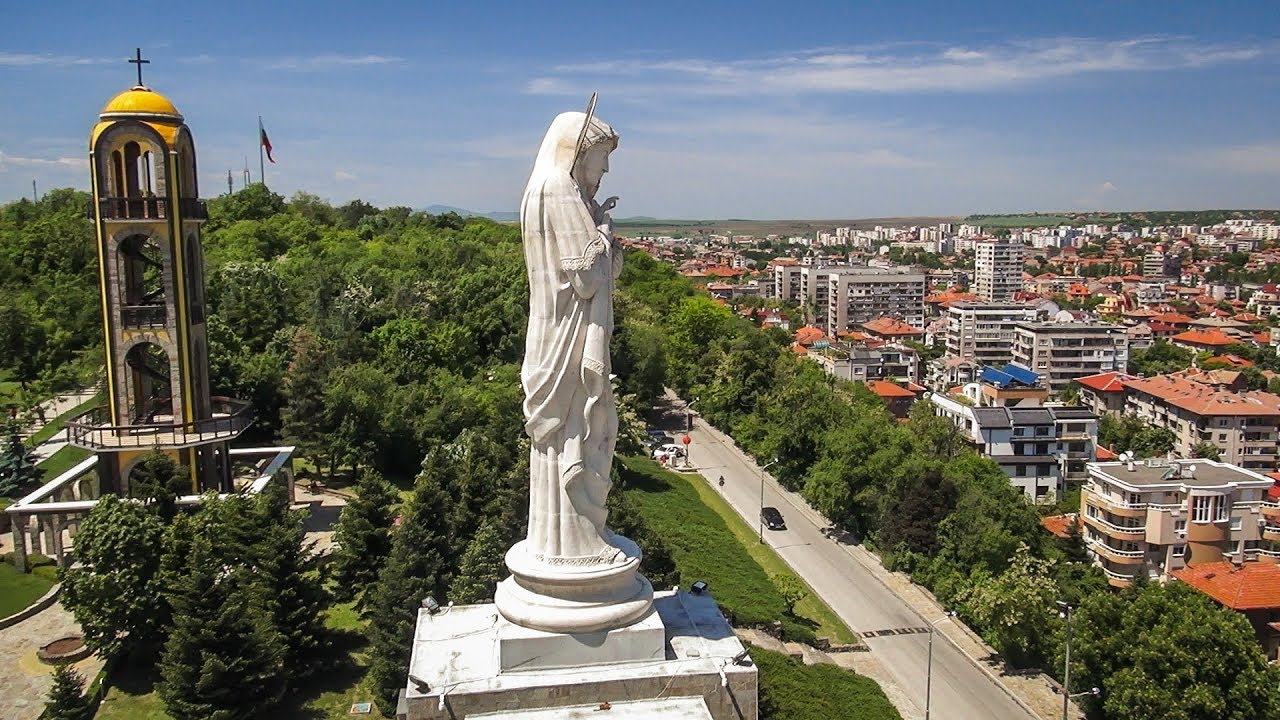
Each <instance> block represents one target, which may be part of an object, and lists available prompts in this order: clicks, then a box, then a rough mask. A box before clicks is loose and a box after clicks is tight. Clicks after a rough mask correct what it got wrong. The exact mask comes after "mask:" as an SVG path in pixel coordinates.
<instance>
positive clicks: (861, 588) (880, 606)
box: [677, 401, 1078, 720]
mask: <svg viewBox="0 0 1280 720" xmlns="http://www.w3.org/2000/svg"><path fill="white" fill-rule="evenodd" d="M677 402H678V401H677ZM677 417H678V418H680V419H682V418H683V415H682V414H678V415H677ZM689 435H690V437H691V438H692V440H693V445H692V447H691V452H690V454H691V456H692V460H693V463H694V465H695V468H696V469H697V470H698V471H699V472H701V473H702V474H703V475H704V476H705V477H706V479H707V481H708V482H711V483H714V482H715V481H716V480H717V479H718V478H719V477H720V476H722V475H723V476H724V477H725V480H726V484H725V487H724V488H723V490H722V492H723V493H724V496H725V498H726V500H728V502H729V504H730V505H731V506H732V507H733V508H734V509H735V510H737V511H738V513H739V514H740V515H741V516H742V517H743V518H744V519H745V520H746V521H747V522H748V523H750V524H752V525H755V524H757V523H758V521H759V508H760V505H761V498H760V495H761V477H762V472H761V470H760V468H759V467H758V466H757V465H756V464H755V463H754V462H753V461H752V460H751V459H750V458H749V457H747V456H746V455H745V454H744V453H742V452H741V451H740V450H739V449H738V448H737V446H736V445H735V444H734V443H733V441H732V439H731V438H729V437H727V436H726V435H724V434H723V433H721V432H719V431H718V430H716V429H715V428H711V427H709V426H707V425H706V424H705V423H702V422H697V423H696V424H695V427H694V430H693V431H692V432H690V433H689ZM763 477H764V479H765V482H764V503H763V504H765V505H773V506H775V507H778V508H779V509H781V510H782V513H783V515H784V516H785V517H786V520H787V527H788V529H787V530H785V531H768V530H766V531H765V541H766V542H768V543H769V544H770V545H771V546H772V547H773V548H774V549H775V550H777V552H778V554H779V555H780V556H781V557H782V558H783V559H784V560H785V561H786V562H787V563H788V564H789V565H790V566H791V567H792V569H794V570H795V571H796V572H797V573H798V574H799V575H800V576H801V577H803V578H804V579H805V581H806V582H808V583H809V585H810V586H811V587H812V588H813V589H814V591H815V592H816V593H817V594H818V595H819V596H820V597H821V598H822V599H823V601H825V602H826V603H827V604H828V605H830V606H831V608H832V609H833V610H835V612H836V614H838V615H839V616H840V618H841V619H842V620H844V621H845V622H846V623H847V624H848V625H849V626H850V627H851V628H853V629H854V630H856V631H858V632H860V633H862V634H863V635H864V637H865V642H866V644H867V645H868V646H869V647H870V648H871V655H873V656H874V657H875V659H876V660H877V661H878V662H879V664H880V666H882V667H883V669H884V672H885V674H886V675H888V676H889V677H890V678H892V680H893V686H894V687H895V694H897V691H898V689H900V690H901V693H902V694H903V695H904V696H905V697H906V698H908V699H909V700H910V702H911V703H913V704H914V705H915V708H916V711H917V712H916V713H913V712H904V713H903V716H904V717H911V716H919V717H922V716H923V714H924V713H923V708H924V707H925V704H926V676H927V675H928V673H927V672H926V671H927V670H928V667H929V649H928V648H929V633H928V626H929V625H930V623H931V622H933V623H937V627H938V630H939V632H938V633H937V634H936V635H935V638H934V642H933V654H932V688H931V692H930V693H929V694H930V695H931V702H930V705H931V707H930V710H931V717H932V718H936V719H938V720H951V719H960V720H990V719H993V718H998V719H1001V720H1003V719H1004V718H1012V719H1017V720H1028V719H1029V718H1033V717H1036V716H1037V715H1038V716H1040V717H1042V718H1046V719H1050V718H1057V717H1058V716H1059V713H1060V708H1061V702H1062V696H1061V695H1058V694H1056V693H1054V692H1053V691H1052V689H1051V687H1050V685H1049V682H1048V681H1047V680H1046V679H1045V678H1043V676H1040V677H1039V678H1036V679H1032V680H1031V681H1029V682H1024V681H1025V679H1024V678H1010V677H1008V676H1001V673H1000V670H1001V668H999V667H998V666H994V665H992V664H990V663H983V662H979V661H978V660H977V659H976V658H983V657H986V656H987V655H989V654H991V652H992V651H991V649H990V648H987V647H985V646H984V645H983V644H982V642H981V640H980V639H978V638H976V637H975V636H973V635H972V634H971V633H969V632H967V631H966V629H964V628H962V627H961V626H959V625H958V624H957V623H955V622H952V621H949V620H946V619H945V618H946V615H945V614H944V612H943V609H942V608H941V607H940V606H939V605H938V604H937V603H936V601H933V600H932V597H931V596H930V595H929V594H928V592H927V591H924V590H923V589H922V588H919V587H918V586H915V585H913V584H912V583H911V582H910V581H909V580H908V579H906V578H905V576H902V575H900V574H896V573H889V572H888V571H886V570H885V569H884V568H883V567H881V566H880V564H879V562H878V560H877V559H876V558H875V556H873V555H871V554H870V553H868V552H867V551H866V550H864V549H863V548H861V547H859V546H856V545H846V544H843V543H840V542H836V541H834V540H832V539H831V538H830V537H828V536H827V535H826V534H824V533H823V529H824V528H826V527H827V526H828V525H829V523H828V522H827V521H826V520H825V519H824V518H823V517H822V516H821V515H820V514H819V513H817V512H816V511H814V510H813V509H812V508H810V507H809V506H808V505H807V504H806V503H805V502H804V500H803V499H802V498H800V497H799V496H798V495H796V494H794V493H791V492H788V491H786V490H785V489H783V488H782V487H780V486H779V485H778V484H777V483H776V482H775V481H774V480H773V478H771V477H769V476H768V475H764V476H763ZM944 638H945V639H944ZM1015 693H1016V695H1017V698H1018V699H1017V700H1015V699H1014V694H1015ZM896 699H899V698H896ZM895 704H898V703H896V702H895ZM900 707H901V706H900ZM1055 708H1056V709H1055ZM1029 709H1031V710H1033V711H1034V714H1033V713H1032V711H1029ZM917 713H918V715H917ZM1077 717H1078V716H1077Z"/></svg>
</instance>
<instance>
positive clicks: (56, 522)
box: [50, 515, 67, 568]
mask: <svg viewBox="0 0 1280 720" xmlns="http://www.w3.org/2000/svg"><path fill="white" fill-rule="evenodd" d="M51 519H52V520H53V522H51V523H50V527H51V529H52V530H53V536H52V538H53V541H52V542H51V543H50V544H51V545H52V546H53V556H54V557H55V558H56V559H57V560H58V567H60V568H64V567H66V566H67V561H66V558H65V557H64V555H63V552H62V524H63V523H62V516H61V515H54V516H53V517H52V518H51Z"/></svg>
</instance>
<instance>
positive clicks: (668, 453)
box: [653, 443, 684, 461]
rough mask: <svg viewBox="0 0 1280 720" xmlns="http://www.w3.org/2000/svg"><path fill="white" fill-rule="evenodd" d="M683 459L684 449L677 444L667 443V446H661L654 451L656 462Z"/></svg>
mask: <svg viewBox="0 0 1280 720" xmlns="http://www.w3.org/2000/svg"><path fill="white" fill-rule="evenodd" d="M682 457H684V448H682V447H680V446H679V445H677V444H675V443H667V444H665V445H659V446H658V447H656V448H654V449H653V459H654V460H658V461H662V460H674V459H676V458H682Z"/></svg>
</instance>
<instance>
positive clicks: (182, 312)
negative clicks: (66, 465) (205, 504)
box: [67, 51, 253, 494]
mask: <svg viewBox="0 0 1280 720" xmlns="http://www.w3.org/2000/svg"><path fill="white" fill-rule="evenodd" d="M129 62H131V63H136V64H137V66H138V84H137V85H135V86H134V87H132V88H130V89H129V90H126V91H124V92H122V93H120V94H119V95H117V96H116V97H114V98H112V100H111V101H110V102H108V103H107V105H106V107H104V108H103V109H102V113H101V115H100V116H99V122H98V123H97V124H96V125H95V126H94V128H93V132H92V133H91V135H90V137H89V167H90V173H91V183H92V193H93V205H92V207H91V209H90V217H91V218H92V219H93V220H94V221H95V225H96V226H97V250H98V281H99V289H100V292H101V301H102V329H103V338H104V341H105V347H106V388H107V398H108V402H107V405H106V406H105V407H99V408H95V409H94V410H92V411H90V412H88V413H86V414H84V415H82V416H80V417H78V418H76V419H74V420H72V421H71V422H70V423H68V425H67V427H68V439H69V441H70V442H71V443H72V444H73V445H76V446H79V447H82V448H86V449H89V450H92V451H94V452H95V453H97V454H98V475H99V479H100V481H101V490H102V492H117V493H122V494H123V493H126V492H127V491H128V487H129V472H130V470H131V469H132V467H133V465H134V464H135V463H136V462H137V460H138V459H139V458H141V457H142V456H143V455H144V454H146V453H148V452H150V451H152V450H156V449H159V450H162V451H164V452H165V453H167V454H169V455H171V456H172V457H174V459H175V460H177V461H178V462H179V464H180V465H181V466H182V467H183V468H185V469H186V470H187V472H189V473H190V476H191V489H192V492H203V491H205V490H217V491H220V492H228V491H230V490H231V489H232V487H231V466H230V462H229V459H228V455H227V448H228V443H229V441H231V440H232V439H234V438H236V437H237V436H239V435H240V434H241V433H243V432H244V431H245V429H247V428H248V426H249V424H250V423H252V421H253V412H252V408H251V407H250V405H249V404H248V403H246V402H242V401H238V400H233V399H231V398H224V397H212V396H211V395H210V391H209V358H208V339H207V336H206V331H205V305H204V270H203V265H204V262H203V255H202V253H201V247H200V227H201V225H202V224H203V222H204V221H205V219H206V217H207V213H206V209H205V204H204V201H202V200H200V199H199V187H198V184H197V179H196V151H195V143H194V141H193V140H192V137H191V131H190V129H189V128H187V126H186V123H185V121H184V119H183V117H182V114H181V113H179V112H178V109H177V108H176V107H174V105H173V103H171V102H170V101H169V100H168V99H167V98H165V97H164V96H163V95H161V94H159V93H157V92H154V91H153V90H151V89H150V88H148V87H146V86H145V85H143V84H142V65H143V64H144V63H147V62H149V61H147V60H143V59H142V54H141V51H139V52H138V54H137V56H136V58H135V59H134V60H130V61H129Z"/></svg>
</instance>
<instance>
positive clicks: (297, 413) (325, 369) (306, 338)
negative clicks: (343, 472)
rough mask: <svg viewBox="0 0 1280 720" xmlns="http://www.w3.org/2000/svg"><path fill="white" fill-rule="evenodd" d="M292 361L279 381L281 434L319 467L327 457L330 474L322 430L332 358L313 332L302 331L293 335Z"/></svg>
mask: <svg viewBox="0 0 1280 720" xmlns="http://www.w3.org/2000/svg"><path fill="white" fill-rule="evenodd" d="M291 350H292V355H293V359H292V361H290V363H289V367H288V369H286V370H285V373H284V378H283V386H284V387H283V389H282V390H283V395H284V399H285V403H286V404H285V406H284V410H283V411H282V412H281V417H280V421H281V428H280V430H281V432H282V433H283V434H284V437H285V439H286V440H288V441H289V442H292V443H294V444H295V445H297V446H298V449H299V450H300V451H301V452H302V454H304V455H307V456H309V457H311V458H313V459H315V461H316V465H317V466H320V465H322V463H323V459H325V458H328V459H329V464H330V473H331V474H332V470H333V468H332V464H333V456H332V455H331V454H329V453H328V452H327V451H328V449H329V447H328V442H327V441H328V428H327V427H325V426H324V425H323V424H322V423H323V419H324V418H325V412H324V411H325V404H324V393H325V388H326V386H327V381H328V377H329V371H330V368H331V367H332V365H333V358H332V355H331V353H330V351H329V348H328V346H327V344H326V343H325V342H324V341H323V340H322V339H321V338H319V337H317V336H316V335H315V333H313V332H311V331H310V330H307V329H302V330H299V331H298V332H297V334H296V335H294V338H293V346H292V348H291Z"/></svg>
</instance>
